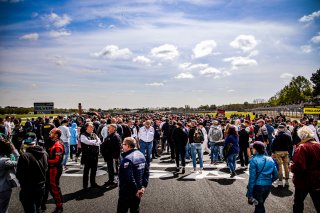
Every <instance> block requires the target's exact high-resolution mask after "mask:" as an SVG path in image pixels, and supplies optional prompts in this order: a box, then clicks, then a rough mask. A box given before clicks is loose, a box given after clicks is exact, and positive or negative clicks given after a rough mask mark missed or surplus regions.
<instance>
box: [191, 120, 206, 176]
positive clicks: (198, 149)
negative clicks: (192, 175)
mask: <svg viewBox="0 0 320 213" xmlns="http://www.w3.org/2000/svg"><path fill="white" fill-rule="evenodd" d="M192 123H193V122H191V125H192V126H193V125H194V124H192ZM203 141H204V137H203V133H202V130H201V129H200V128H198V127H195V126H193V127H191V129H190V131H189V142H190V144H191V156H192V164H193V170H191V172H197V168H196V166H197V159H196V154H197V153H198V158H199V162H200V171H199V173H200V174H201V173H202V170H203V159H202V146H201V145H202V143H203Z"/></svg>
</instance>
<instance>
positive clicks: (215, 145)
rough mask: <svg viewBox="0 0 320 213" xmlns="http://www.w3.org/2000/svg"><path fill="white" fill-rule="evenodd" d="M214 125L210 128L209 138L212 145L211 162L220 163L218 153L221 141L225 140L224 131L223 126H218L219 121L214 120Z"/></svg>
mask: <svg viewBox="0 0 320 213" xmlns="http://www.w3.org/2000/svg"><path fill="white" fill-rule="evenodd" d="M212 124H213V125H212V126H211V127H210V129H209V133H208V139H209V146H210V150H211V153H210V159H211V164H215V165H216V164H217V163H218V153H219V142H221V141H223V140H222V138H223V133H222V130H221V128H220V127H219V126H218V124H219V122H218V121H216V120H215V121H213V123H212Z"/></svg>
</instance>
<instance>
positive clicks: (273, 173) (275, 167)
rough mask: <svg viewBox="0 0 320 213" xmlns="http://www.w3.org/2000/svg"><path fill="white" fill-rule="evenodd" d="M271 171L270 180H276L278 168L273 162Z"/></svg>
mask: <svg viewBox="0 0 320 213" xmlns="http://www.w3.org/2000/svg"><path fill="white" fill-rule="evenodd" d="M273 164H274V166H273V171H272V182H274V181H276V180H277V179H278V169H277V166H276V165H275V163H273Z"/></svg>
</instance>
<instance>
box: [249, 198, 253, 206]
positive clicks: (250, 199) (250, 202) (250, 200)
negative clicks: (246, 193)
mask: <svg viewBox="0 0 320 213" xmlns="http://www.w3.org/2000/svg"><path fill="white" fill-rule="evenodd" d="M248 204H249V205H253V202H252V198H250V197H248Z"/></svg>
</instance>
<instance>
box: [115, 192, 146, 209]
mask: <svg viewBox="0 0 320 213" xmlns="http://www.w3.org/2000/svg"><path fill="white" fill-rule="evenodd" d="M140 200H141V199H140V198H138V197H136V196H135V195H133V196H132V197H119V199H118V208H117V213H127V212H128V210H129V209H130V213H138V212H139V205H140Z"/></svg>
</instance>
